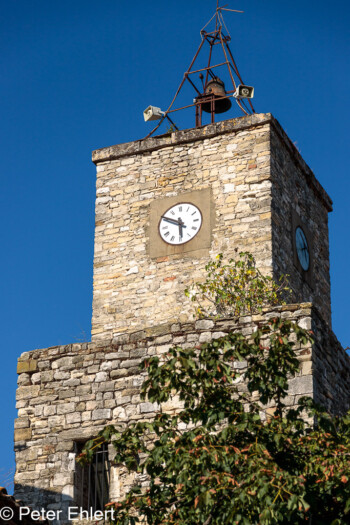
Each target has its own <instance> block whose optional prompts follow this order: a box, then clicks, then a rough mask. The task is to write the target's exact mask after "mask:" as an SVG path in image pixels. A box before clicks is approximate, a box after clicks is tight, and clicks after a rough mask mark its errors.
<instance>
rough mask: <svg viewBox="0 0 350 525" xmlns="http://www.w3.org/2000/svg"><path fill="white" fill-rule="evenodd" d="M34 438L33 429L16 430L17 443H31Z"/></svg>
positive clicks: (15, 438)
mask: <svg viewBox="0 0 350 525" xmlns="http://www.w3.org/2000/svg"><path fill="white" fill-rule="evenodd" d="M31 438H32V429H31V428H17V429H16V430H15V437H14V440H15V443H16V442H17V441H29V440H30V439H31Z"/></svg>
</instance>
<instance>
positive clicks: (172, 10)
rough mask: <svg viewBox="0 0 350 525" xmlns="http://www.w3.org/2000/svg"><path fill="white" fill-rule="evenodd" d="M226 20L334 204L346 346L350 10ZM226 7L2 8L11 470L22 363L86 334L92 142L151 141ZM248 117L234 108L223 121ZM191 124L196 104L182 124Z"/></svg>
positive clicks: (266, 5)
mask: <svg viewBox="0 0 350 525" xmlns="http://www.w3.org/2000/svg"><path fill="white" fill-rule="evenodd" d="M225 3H228V4H229V7H230V8H232V9H242V10H244V14H229V13H227V15H226V17H225V20H226V23H227V25H228V27H229V29H230V33H231V36H232V42H231V49H232V51H233V54H234V57H235V59H236V61H237V63H238V67H239V69H240V72H241V75H242V76H243V79H244V81H245V82H246V83H247V84H250V85H253V86H255V99H254V104H255V109H256V111H257V112H271V113H273V115H274V116H275V117H276V118H277V119H278V120H279V122H280V123H281V124H282V126H283V127H284V129H285V130H286V132H287V133H288V135H289V136H290V138H291V139H292V140H293V141H294V142H296V144H297V146H298V148H299V150H300V152H301V154H302V155H303V157H304V159H305V161H306V162H307V163H308V164H309V166H310V167H311V168H312V169H313V170H314V172H315V174H316V176H317V178H318V180H319V181H320V182H321V184H322V185H323V186H324V188H325V189H326V190H327V192H328V193H329V194H330V196H331V197H332V199H333V201H334V212H333V213H332V214H331V215H330V222H329V226H330V252H331V279H332V307H333V329H334V331H335V333H336V334H337V336H338V338H339V339H340V341H341V342H342V343H343V344H344V345H345V346H347V345H348V344H350V328H349V322H348V317H349V306H348V304H349V301H348V298H349V295H350V275H349V270H348V266H349V265H348V261H349V258H350V242H349V233H348V227H349V218H348V208H349V194H350V176H349V167H348V157H347V151H348V149H349V146H348V139H349V134H348V127H349V116H350V115H349V110H348V102H347V94H348V92H349V87H350V85H349V84H350V73H349V67H348V64H349V56H350V55H349V51H350V49H349V47H350V46H349V32H348V25H349V22H350V20H349V18H350V16H349V15H350V5H349V3H348V2H347V1H345V0H339V1H338V2H335V3H331V2H328V1H325V0H319V1H318V2H305V1H301V0H293V2H281V1H277V0H269V1H268V2H262V1H261V0H250V1H248V0H235V1H233V0H227V2H225ZM215 4H216V2H215V0H186V1H185V0H177V1H173V0H167V1H164V0H163V1H160V0H152V1H151V2H142V1H140V0H134V1H133V2H126V1H124V0H101V1H100V2H99V3H97V2H95V1H92V0H74V1H73V2H72V1H67V0H60V1H55V0H53V1H50V2H47V1H44V0H31V1H30V2H28V1H27V0H16V1H12V2H6V3H5V4H4V5H3V6H2V12H1V17H0V50H1V54H0V57H1V58H0V60H1V71H2V72H3V76H2V79H1V82H0V104H1V127H0V137H1V140H0V151H1V159H2V166H1V185H2V191H1V194H0V195H1V197H0V198H1V206H0V213H1V225H2V232H1V238H2V241H1V246H2V257H1V259H0V265H1V275H2V279H1V297H2V301H1V310H2V311H1V320H2V363H1V367H0V388H1V416H2V419H1V420H2V432H1V434H0V486H1V485H2V484H3V480H4V478H5V477H6V473H7V472H8V471H10V470H11V469H12V468H13V466H14V457H13V419H14V418H15V416H16V412H15V388H16V379H17V377H16V360H17V357H18V356H19V355H20V354H21V353H22V352H24V351H27V350H32V349H35V348H44V347H47V346H53V345H57V344H65V343H71V342H77V341H86V340H89V339H90V328H91V325H90V320H91V302H92V263H93V234H94V198H95V167H94V165H93V164H92V163H91V151H92V150H93V149H96V148H100V147H104V146H110V145H112V144H117V143H121V142H127V141H131V140H136V139H139V138H142V137H144V136H145V135H146V134H147V133H148V131H149V130H150V129H151V128H150V125H149V124H145V123H144V121H143V118H142V111H143V110H144V109H145V107H146V106H148V105H149V104H153V105H157V106H160V107H162V108H166V107H167V105H168V104H169V102H170V100H171V99H172V97H173V94H174V93H175V91H176V89H177V87H178V84H179V82H180V80H181V78H182V75H183V72H184V71H185V70H186V69H187V67H188V65H189V63H190V61H191V59H192V57H193V55H194V53H195V51H196V49H197V47H198V45H199V43H200V34H199V31H200V29H201V28H202V27H203V26H204V24H205V23H206V22H207V21H208V19H209V18H210V17H211V15H212V14H213V12H214V9H215ZM226 115H227V117H228V118H230V117H234V116H240V114H239V112H238V110H235V111H232V112H231V113H230V114H228V113H227V114H226ZM177 122H178V123H179V125H180V126H181V127H182V128H184V127H192V126H193V124H194V117H193V114H192V113H191V111H189V112H186V114H185V116H184V117H182V119H181V118H179V120H177Z"/></svg>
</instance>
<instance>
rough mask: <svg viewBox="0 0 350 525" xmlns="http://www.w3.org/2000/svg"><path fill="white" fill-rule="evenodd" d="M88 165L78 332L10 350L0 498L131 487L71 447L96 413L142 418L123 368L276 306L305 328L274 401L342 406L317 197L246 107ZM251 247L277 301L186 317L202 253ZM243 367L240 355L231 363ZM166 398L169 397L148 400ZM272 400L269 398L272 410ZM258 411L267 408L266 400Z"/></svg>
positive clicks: (102, 455)
mask: <svg viewBox="0 0 350 525" xmlns="http://www.w3.org/2000/svg"><path fill="white" fill-rule="evenodd" d="M93 161H94V162H95V164H96V166H97V198H96V231H95V258H94V293H93V320H92V342H90V343H75V344H71V345H64V346H56V347H52V348H46V349H41V350H33V351H31V352H25V353H24V354H22V355H21V357H20V358H19V361H18V368H17V371H18V374H19V378H18V390H17V408H18V418H17V419H16V422H15V450H16V475H15V494H16V497H18V498H19V499H21V500H23V501H25V502H26V503H27V504H30V505H31V506H32V507H33V508H34V509H42V508H46V509H52V510H55V509H56V510H57V511H58V510H59V511H60V512H61V516H60V521H59V522H54V523H60V525H63V524H66V523H70V521H69V520H68V519H67V520H65V519H64V518H65V517H67V516H68V512H69V508H71V507H73V508H75V507H79V508H82V509H84V510H86V509H89V508H93V509H94V510H96V509H97V510H98V509H101V508H104V507H103V506H104V505H105V504H106V503H107V502H108V501H110V500H114V501H115V500H116V499H118V498H119V497H121V496H123V494H125V492H126V491H127V490H128V488H129V487H130V484H131V483H132V479H133V478H132V477H130V476H129V475H128V474H127V473H126V472H125V471H124V470H123V469H122V468H120V467H119V466H117V465H114V464H113V462H112V459H113V456H112V452H111V450H109V449H107V448H106V449H104V450H101V451H100V452H99V453H97V454H96V457H95V458H94V462H93V464H92V466H91V468H89V469H82V468H81V467H79V466H78V465H77V464H76V462H75V458H76V455H77V454H78V453H79V451H80V450H81V448H82V446H83V444H84V442H85V441H86V440H88V439H91V438H92V437H94V436H96V434H97V433H98V431H99V430H101V429H102V428H103V427H104V426H105V425H107V424H116V423H118V424H124V425H127V424H128V423H129V422H130V421H135V420H142V419H149V418H152V417H154V415H155V413H156V412H157V411H158V410H159V407H157V406H155V405H153V404H152V403H149V402H143V401H141V400H140V395H139V392H140V385H141V383H142V381H143V377H142V376H141V374H140V369H139V363H140V361H141V360H142V359H144V357H145V356H149V355H161V354H164V353H165V352H167V351H168V349H169V348H170V347H171V346H173V345H181V346H182V347H183V348H186V347H192V346H193V345H196V344H198V343H201V342H204V341H208V340H211V339H213V338H216V337H220V336H221V335H223V334H226V333H228V332H229V331H231V330H240V331H242V332H243V333H244V334H250V333H252V331H253V330H255V329H256V326H257V324H258V323H259V322H261V321H262V320H264V319H265V320H266V319H268V318H270V317H271V316H277V315H281V316H283V317H285V318H288V319H291V320H293V321H295V322H297V323H299V324H300V325H301V326H303V327H305V328H308V329H312V330H313V332H314V334H315V336H314V337H315V342H314V344H313V345H312V346H311V347H310V345H308V346H306V347H301V348H300V349H299V350H298V353H299V359H300V374H299V375H298V376H297V377H294V378H292V379H291V380H290V382H289V395H288V398H287V399H286V403H287V404H288V405H289V406H294V405H295V404H296V403H297V401H298V399H299V397H300V396H302V395H310V396H312V397H314V399H315V400H317V401H318V402H320V403H322V404H323V405H324V406H326V407H327V408H328V409H329V410H330V411H331V412H334V413H338V412H343V411H344V410H346V409H347V408H349V406H350V395H349V387H350V359H349V357H348V355H347V354H346V352H345V351H344V350H343V349H342V348H341V346H340V344H339V343H338V341H337V340H336V338H335V336H334V334H333V333H332V331H331V326H330V323H331V307H330V281H329V253H328V226H327V217H328V212H329V211H331V209H332V203H331V200H330V198H329V197H328V195H327V194H326V192H325V191H324V189H323V188H322V187H321V185H320V184H319V183H318V182H317V180H316V178H315V176H314V175H313V173H312V171H311V170H310V169H309V168H308V166H307V165H306V164H305V162H304V161H303V160H302V158H301V156H300V154H299V153H298V151H297V150H296V148H295V147H294V145H293V144H292V143H291V141H290V140H289V139H288V137H287V136H286V134H285V133H284V131H283V130H282V128H281V127H280V125H279V124H278V122H277V121H276V120H275V119H274V118H273V117H272V115H270V114H254V115H251V116H246V117H242V118H237V119H231V120H226V121H223V122H220V123H216V124H215V123H213V124H209V125H207V126H202V127H199V128H194V129H187V130H184V131H175V132H172V133H169V134H167V135H161V136H157V137H155V138H148V139H144V140H140V141H136V142H131V143H128V144H121V145H118V146H112V147H109V148H103V149H100V150H97V151H95V152H94V153H93ZM239 251H249V252H252V253H253V255H254V256H255V259H256V261H257V265H258V267H259V268H260V269H261V270H262V271H263V272H265V273H267V274H270V275H274V276H275V277H279V276H280V275H281V274H288V275H289V276H290V277H289V281H290V285H291V287H292V289H293V304H289V305H285V306H279V307H278V306H277V307H273V308H271V309H269V308H267V309H265V310H264V311H263V312H262V314H259V315H253V316H246V317H242V318H239V319H235V318H228V319H221V320H216V321H214V320H212V319H207V320H200V321H194V320H193V316H192V306H191V302H190V301H189V300H188V299H187V298H186V297H185V295H184V289H185V287H187V286H188V285H189V284H191V283H192V282H194V281H198V280H200V279H201V278H204V266H205V264H206V263H207V262H208V260H209V259H210V258H213V257H215V256H216V255H217V254H218V253H223V254H224V256H225V258H227V259H228V258H231V257H233V258H234V257H236V255H237V252H239ZM238 366H240V367H241V368H244V366H245V365H244V363H238ZM177 408H178V406H177V404H176V401H174V402H171V403H167V404H165V405H164V406H162V410H163V411H174V410H176V409H177ZM272 408H273V407H272ZM269 409H270V407H267V410H269Z"/></svg>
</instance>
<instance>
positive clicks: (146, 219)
mask: <svg viewBox="0 0 350 525" xmlns="http://www.w3.org/2000/svg"><path fill="white" fill-rule="evenodd" d="M270 119H271V116H270V115H253V116H250V117H244V118H239V119H234V120H229V121H224V122H220V123H218V124H213V125H209V126H205V127H204V128H200V129H192V130H185V131H180V132H176V133H173V134H171V135H167V136H161V137H155V138H153V139H147V140H143V141H138V142H133V143H129V144H121V145H119V146H113V147H111V148H104V149H102V150H98V151H96V152H94V154H93V160H94V162H95V163H96V166H97V199H96V230H95V258H94V291H93V317H92V340H93V341H96V340H101V339H106V338H107V339H108V338H110V337H112V336H114V335H118V334H120V333H123V332H125V331H127V330H130V329H132V330H136V329H138V328H140V329H141V328H143V327H144V326H150V325H157V324H160V323H164V322H176V321H177V320H180V321H185V320H187V319H188V314H189V308H190V305H189V303H188V301H187V300H186V298H185V296H184V293H183V292H184V289H185V288H186V287H187V286H188V285H189V284H190V283H191V282H194V281H196V280H199V279H201V278H204V266H205V264H206V263H207V262H208V259H209V258H210V257H213V256H215V255H217V254H218V253H220V252H223V253H224V254H225V257H227V258H230V257H236V256H237V251H238V252H239V251H242V250H248V251H250V252H252V253H253V254H254V255H255V257H256V260H257V264H258V266H259V268H260V269H262V270H263V271H265V272H267V273H269V272H270V273H271V271H272V246H271V237H272V233H271V196H270V194H271V182H270V180H269V178H270V168H269V166H270ZM205 189H209V191H210V193H211V198H210V205H211V207H212V210H211V214H212V219H211V225H210V232H209V235H210V238H209V239H206V240H209V243H207V245H206V247H205V248H202V249H201V246H199V247H198V245H196V244H195V242H194V241H190V242H189V243H188V245H186V246H185V249H186V251H184V252H183V253H178V252H177V253H175V254H173V253H171V249H170V250H169V254H168V255H166V256H161V257H152V254H151V251H150V242H151V238H152V235H158V233H157V232H156V231H153V230H155V229H156V228H154V227H152V225H150V209H151V206H152V203H154V202H156V201H160V200H161V199H164V198H167V197H171V196H175V195H177V196H179V198H180V199H184V200H186V195H187V193H188V192H192V191H197V192H198V191H200V190H205ZM204 207H205V209H204V210H202V211H203V214H206V213H209V211H208V210H207V207H208V206H206V205H205V206H204ZM161 242H162V243H163V244H164V246H165V245H166V244H165V243H164V242H163V241H161ZM192 247H193V248H192ZM198 248H199V249H198ZM188 250H189V251H188Z"/></svg>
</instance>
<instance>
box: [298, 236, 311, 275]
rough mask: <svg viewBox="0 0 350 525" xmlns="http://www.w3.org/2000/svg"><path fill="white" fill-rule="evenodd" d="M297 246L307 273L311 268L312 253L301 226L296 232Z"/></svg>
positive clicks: (301, 262)
mask: <svg viewBox="0 0 350 525" xmlns="http://www.w3.org/2000/svg"><path fill="white" fill-rule="evenodd" d="M295 245H296V249H297V254H298V259H299V262H300V264H301V267H302V269H303V270H305V272H306V271H307V270H308V269H309V267H310V253H309V246H308V244H307V240H306V237H305V233H304V232H303V230H302V229H301V228H300V226H298V227H297V229H296V230H295Z"/></svg>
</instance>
